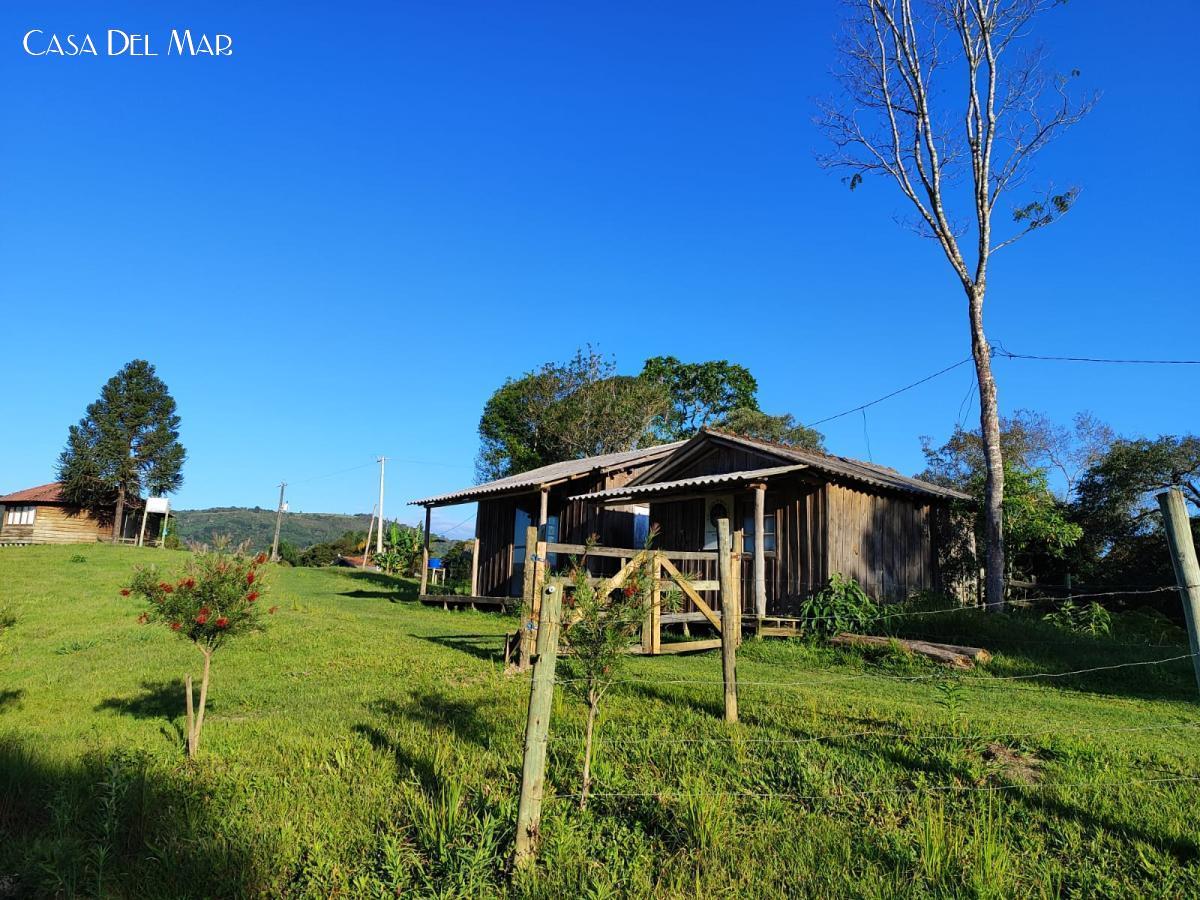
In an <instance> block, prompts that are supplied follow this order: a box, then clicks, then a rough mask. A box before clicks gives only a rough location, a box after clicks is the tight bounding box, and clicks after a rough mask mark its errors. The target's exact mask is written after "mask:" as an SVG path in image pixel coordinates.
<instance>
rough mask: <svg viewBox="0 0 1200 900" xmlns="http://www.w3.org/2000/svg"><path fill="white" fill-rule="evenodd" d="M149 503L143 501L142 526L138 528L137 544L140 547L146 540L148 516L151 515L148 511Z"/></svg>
mask: <svg viewBox="0 0 1200 900" xmlns="http://www.w3.org/2000/svg"><path fill="white" fill-rule="evenodd" d="M149 505H150V504H149V503H147V502H146V501H145V500H143V501H142V527H141V528H139V529H138V542H137V545H138V546H139V547H141V546H142V545H143V544H145V542H146V516H147V515H149V513H148V512H147V511H146V509H147V507H149Z"/></svg>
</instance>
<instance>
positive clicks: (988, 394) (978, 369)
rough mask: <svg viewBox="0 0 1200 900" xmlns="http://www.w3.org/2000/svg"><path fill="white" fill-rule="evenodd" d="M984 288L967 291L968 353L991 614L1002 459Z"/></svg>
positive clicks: (999, 564) (1000, 568)
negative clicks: (982, 466) (982, 464)
mask: <svg viewBox="0 0 1200 900" xmlns="http://www.w3.org/2000/svg"><path fill="white" fill-rule="evenodd" d="M984 290H985V288H984V286H983V285H981V284H980V285H976V286H975V287H974V288H973V289H971V290H968V292H967V297H968V300H969V304H968V306H969V308H970V314H971V353H972V355H973V356H974V358H975V375H976V378H977V379H978V381H979V432H980V434H981V435H982V437H983V455H984V460H985V461H986V466H987V472H986V479H985V481H984V495H983V496H984V499H983V523H984V524H983V533H984V552H985V554H986V563H985V565H986V574H985V577H984V603H985V604H986V605H987V608H988V609H989V610H991V611H992V612H1001V611H1003V609H1004V458H1003V455H1002V453H1001V451H1000V412H999V407H998V405H997V403H996V380H995V379H994V378H993V377H992V348H991V347H990V346H988V342H987V337H986V336H985V335H984V332H983V295H984Z"/></svg>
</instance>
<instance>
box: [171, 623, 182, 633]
mask: <svg viewBox="0 0 1200 900" xmlns="http://www.w3.org/2000/svg"><path fill="white" fill-rule="evenodd" d="M180 627H181V626H180V624H179V623H178V622H172V623H171V630H172V631H178V630H179V629H180Z"/></svg>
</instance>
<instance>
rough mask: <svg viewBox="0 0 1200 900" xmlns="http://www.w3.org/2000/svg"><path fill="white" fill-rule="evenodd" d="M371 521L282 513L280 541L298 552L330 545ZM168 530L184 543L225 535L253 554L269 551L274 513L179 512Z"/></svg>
mask: <svg viewBox="0 0 1200 900" xmlns="http://www.w3.org/2000/svg"><path fill="white" fill-rule="evenodd" d="M370 521H371V517H370V516H369V515H367V514H366V513H362V514H360V515H354V516H348V515H341V514H338V513H292V512H289V513H284V515H283V526H282V528H281V529H280V532H279V535H280V540H284V541H287V542H288V543H290V544H292V545H293V546H295V547H296V548H298V549H304V548H305V547H311V546H312V545H313V544H320V543H324V542H325V541H332V540H334V539H335V538H339V537H341V536H342V535H343V534H345V533H346V532H347V531H362V532H365V531H366V530H367V525H368V524H369V523H370ZM171 527H172V530H175V529H178V530H177V531H176V533H177V534H178V535H179V536H180V537H181V538H182V539H183V540H184V541H185V542H188V541H193V542H196V543H202V544H212V542H213V539H214V538H215V537H217V536H218V535H229V537H230V539H231V540H232V542H233V543H234V544H235V545H236V544H240V543H241V542H242V541H249V542H250V546H251V548H253V549H255V550H269V549H270V548H271V538H272V537H274V535H275V510H273V509H262V508H261V507H254V508H253V509H247V508H245V507H239V506H226V507H217V508H215V509H181V510H177V511H175V512H173V513H172V515H171Z"/></svg>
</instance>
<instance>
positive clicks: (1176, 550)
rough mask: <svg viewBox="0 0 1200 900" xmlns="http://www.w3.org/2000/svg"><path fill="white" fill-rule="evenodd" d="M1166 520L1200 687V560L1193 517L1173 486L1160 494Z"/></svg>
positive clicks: (1180, 494)
mask: <svg viewBox="0 0 1200 900" xmlns="http://www.w3.org/2000/svg"><path fill="white" fill-rule="evenodd" d="M1158 505H1159V507H1160V508H1161V509H1162V514H1163V523H1164V524H1165V525H1166V527H1167V543H1168V544H1169V545H1170V547H1171V562H1173V563H1174V564H1175V583H1176V584H1177V585H1179V599H1180V600H1182V601H1183V617H1184V619H1185V620H1186V621H1187V632H1188V644H1189V645H1190V646H1191V650H1192V668H1193V669H1195V671H1196V686H1197V687H1200V634H1197V631H1196V629H1197V628H1198V627H1200V563H1197V562H1196V544H1195V542H1194V541H1193V540H1192V520H1191V518H1190V517H1189V516H1188V511H1187V502H1186V501H1185V500H1184V499H1183V491H1181V490H1179V488H1171V489H1170V490H1169V491H1165V492H1163V493H1161V494H1159V495H1158Z"/></svg>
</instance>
